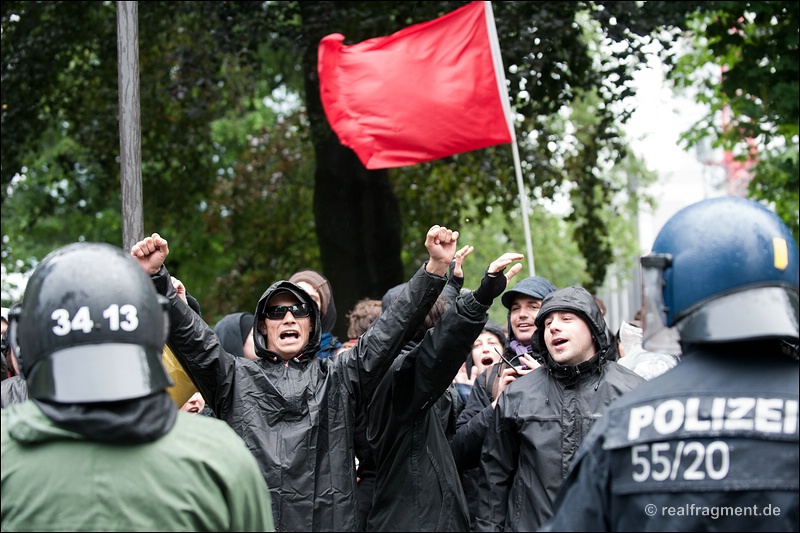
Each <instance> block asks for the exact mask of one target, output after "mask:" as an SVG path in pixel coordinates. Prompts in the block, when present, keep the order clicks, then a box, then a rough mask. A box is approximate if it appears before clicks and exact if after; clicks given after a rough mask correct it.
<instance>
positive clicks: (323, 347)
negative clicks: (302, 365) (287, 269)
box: [289, 268, 342, 359]
mask: <svg viewBox="0 0 800 533" xmlns="http://www.w3.org/2000/svg"><path fill="white" fill-rule="evenodd" d="M289 281H291V282H292V283H296V284H297V285H299V286H300V287H301V288H302V289H303V290H305V291H306V292H307V293H308V294H309V295H310V296H311V298H312V299H313V300H314V301H315V302H317V306H319V312H320V317H321V318H320V320H321V323H322V336H321V337H320V340H319V351H318V352H317V357H319V358H320V359H325V358H328V357H330V356H332V355H336V352H337V351H338V350H339V348H341V347H342V343H341V342H340V341H339V339H338V338H336V336H335V335H334V334H333V328H334V326H336V316H337V315H336V304H335V303H334V302H333V290H332V289H331V283H330V282H329V281H328V278H326V277H325V276H323V275H322V274H320V273H319V272H317V271H316V270H314V269H311V268H304V269H302V270H298V271H297V272H295V273H294V274H292V275H291V276H290V277H289Z"/></svg>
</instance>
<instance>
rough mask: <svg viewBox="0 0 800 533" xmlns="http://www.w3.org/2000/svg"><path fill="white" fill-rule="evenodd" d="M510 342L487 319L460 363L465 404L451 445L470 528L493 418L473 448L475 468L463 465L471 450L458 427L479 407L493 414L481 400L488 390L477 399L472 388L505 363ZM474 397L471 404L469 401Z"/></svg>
mask: <svg viewBox="0 0 800 533" xmlns="http://www.w3.org/2000/svg"><path fill="white" fill-rule="evenodd" d="M507 342H508V341H507V339H506V334H505V333H504V332H503V329H502V328H501V327H500V326H499V325H498V324H496V323H495V322H493V321H491V320H489V321H487V322H486V325H485V326H484V327H483V331H482V332H481V334H480V335H478V338H477V339H475V342H474V343H473V344H472V349H471V350H470V352H469V354H467V360H466V362H465V363H464V364H463V365H461V369H460V370H459V373H458V375H457V376H456V380H455V382H456V389H457V391H458V395H459V398H460V400H461V401H462V402H463V404H464V407H463V408H462V410H461V413H459V416H458V420H457V421H456V436H454V437H453V438H452V439H451V442H450V447H451V451H452V452H453V458H454V460H455V461H456V466H457V467H458V472H459V475H460V477H461V486H462V488H463V489H464V496H465V497H466V498H467V509H468V511H469V520H470V527H471V526H472V524H474V522H475V517H476V516H477V514H478V473H479V472H478V458H479V457H480V450H481V444H482V443H483V436H484V435H485V434H486V428H487V427H488V420H490V418H487V419H486V423H485V424H483V425H482V430H483V432H482V434H481V435H479V436H477V437H475V439H474V443H473V448H474V451H473V452H472V453H473V455H475V457H476V459H475V461H474V466H473V467H471V468H464V467H463V464H464V458H463V455H464V454H467V453H469V452H468V451H467V450H466V444H465V443H463V442H460V441H458V440H457V439H458V438H459V429H460V428H464V427H465V424H466V423H467V422H469V419H471V418H473V417H474V415H475V414H477V412H478V410H479V409H483V408H485V407H488V408H489V409H488V412H487V416H488V415H489V414H490V413H491V405H490V404H491V400H487V401H486V402H483V401H481V400H479V399H478V398H485V397H486V392H485V389H483V390H481V391H478V392H481V393H482V394H481V395H480V396H478V394H476V395H475V398H473V396H472V390H473V388H474V386H475V385H474V384H475V382H476V381H477V382H478V387H479V388H481V387H484V386H485V383H486V377H487V376H486V375H484V372H486V371H487V370H491V369H492V367H494V366H495V365H497V364H498V363H500V362H502V357H501V354H502V352H503V350H504V349H505V346H506V344H507ZM471 399H472V403H470V400H471ZM467 406H469V409H470V412H471V413H472V416H470V417H465V416H462V413H463V412H464V410H466V409H467V408H468V407H467ZM476 427H477V425H476ZM466 431H467V430H466V429H463V430H461V434H460V438H461V439H465V440H467V439H468V436H467V433H466Z"/></svg>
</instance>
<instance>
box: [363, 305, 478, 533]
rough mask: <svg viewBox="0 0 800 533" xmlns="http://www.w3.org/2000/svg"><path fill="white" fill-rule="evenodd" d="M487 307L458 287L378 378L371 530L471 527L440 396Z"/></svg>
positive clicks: (371, 411) (371, 425) (371, 427)
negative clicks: (417, 339)
mask: <svg viewBox="0 0 800 533" xmlns="http://www.w3.org/2000/svg"><path fill="white" fill-rule="evenodd" d="M395 305H397V301H395V302H394V303H393V304H392V306H391V307H390V308H389V309H390V310H391V309H393V308H394V306H395ZM487 310H488V306H486V305H483V304H481V303H479V302H477V301H476V300H475V298H474V296H473V294H472V292H467V293H465V294H463V295H462V296H461V297H459V298H457V300H456V301H455V303H454V304H451V305H450V307H449V309H448V310H447V311H446V312H445V314H444V315H442V317H441V318H440V319H439V322H437V324H436V326H435V327H434V328H431V329H429V330H428V331H427V333H426V334H425V337H424V339H423V340H422V341H421V342H420V343H419V344H417V345H416V346H414V347H413V348H412V349H411V350H409V351H406V352H404V353H403V354H402V355H401V356H400V357H398V358H397V359H395V361H394V363H392V366H391V368H390V369H389V371H388V372H387V373H386V375H385V376H384V377H383V380H382V382H381V384H380V386H379V387H378V389H377V391H376V393H375V395H374V397H373V399H372V401H371V402H370V404H369V406H368V420H369V422H368V431H367V438H368V439H369V442H370V444H371V446H372V448H373V453H374V456H375V460H376V464H377V466H378V470H377V477H376V480H375V498H374V501H373V506H372V510H371V511H370V515H369V519H368V522H367V530H368V531H468V530H469V516H468V513H467V503H466V499H465V497H464V491H463V490H462V488H461V482H460V480H459V476H458V469H457V468H456V465H455V461H454V460H453V456H452V452H451V451H450V443H449V439H448V436H447V435H446V434H445V430H444V428H443V426H442V419H441V417H440V413H439V412H438V411H439V408H440V406H437V403H439V402H440V400H441V398H442V396H443V394H444V393H445V392H446V391H448V389H449V387H450V386H451V384H452V382H453V378H454V377H455V376H456V374H457V373H458V370H459V368H460V367H461V365H462V363H463V362H464V353H465V352H467V351H469V349H470V348H471V346H472V343H473V342H474V341H475V339H476V338H477V337H478V335H480V333H481V331H482V330H483V326H484V324H485V323H486V320H487V318H488V315H487V314H486V312H487Z"/></svg>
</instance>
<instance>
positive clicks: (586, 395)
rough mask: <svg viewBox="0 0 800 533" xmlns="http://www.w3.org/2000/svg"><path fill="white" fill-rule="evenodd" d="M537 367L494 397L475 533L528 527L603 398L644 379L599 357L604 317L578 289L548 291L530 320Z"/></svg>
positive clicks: (604, 343) (545, 511)
mask: <svg viewBox="0 0 800 533" xmlns="http://www.w3.org/2000/svg"><path fill="white" fill-rule="evenodd" d="M535 326H536V331H535V333H534V337H533V347H534V352H535V353H540V354H542V357H543V363H544V364H543V365H542V367H541V368H539V369H537V370H534V371H533V372H530V373H528V374H526V375H524V376H520V377H518V378H517V379H516V381H513V382H512V383H510V384H509V385H508V387H506V389H505V390H504V391H503V393H502V395H501V396H500V397H499V399H498V400H497V405H496V407H495V409H494V420H493V425H492V426H491V427H490V429H489V431H488V432H487V434H486V439H485V441H484V443H483V448H482V451H481V476H480V503H479V506H478V516H477V518H476V521H475V522H476V528H477V529H478V530H479V531H536V530H537V529H538V528H539V527H540V526H541V525H542V524H543V523H544V522H545V521H546V520H547V519H548V518H550V516H552V506H553V502H554V500H555V498H556V494H557V492H558V489H559V487H560V486H561V483H562V482H563V480H564V478H565V477H566V475H567V472H568V470H569V467H570V463H571V462H572V460H573V457H574V456H575V452H576V451H577V449H578V446H580V443H581V441H582V440H583V438H584V436H585V435H586V433H587V432H588V431H589V428H590V427H591V426H592V424H593V423H594V422H595V421H596V420H597V419H598V418H600V417H601V416H602V415H603V412H604V411H605V409H606V407H607V406H608V404H610V403H611V402H612V401H614V400H615V399H616V398H618V397H619V396H621V395H622V394H623V393H625V392H627V391H629V390H632V389H634V388H635V387H637V386H638V385H639V384H640V383H642V382H643V381H644V379H643V378H642V377H640V376H639V375H637V374H635V373H634V372H632V371H631V370H628V369H627V368H624V367H622V366H620V365H619V364H618V363H616V362H614V361H608V360H606V358H605V357H606V354H607V353H608V351H609V346H610V339H609V338H608V335H607V333H606V332H607V331H608V328H607V327H606V323H605V319H604V318H603V315H602V313H601V312H600V309H599V307H598V306H597V302H596V301H595V299H594V298H593V297H592V295H591V294H590V293H589V292H588V291H586V289H584V288H583V287H578V286H573V287H566V288H563V289H558V290H556V291H553V292H551V293H550V294H548V295H547V296H546V297H545V298H544V300H543V301H542V307H541V309H540V310H539V313H538V314H537V316H536V320H535Z"/></svg>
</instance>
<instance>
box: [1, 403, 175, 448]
mask: <svg viewBox="0 0 800 533" xmlns="http://www.w3.org/2000/svg"><path fill="white" fill-rule="evenodd" d="M5 411H7V413H8V418H7V419H6V422H7V424H8V433H9V435H10V436H11V437H12V438H13V439H15V440H17V441H20V442H22V443H26V444H35V443H41V442H50V441H56V440H89V441H94V442H105V443H112V444H140V443H144V442H152V441H154V440H157V439H159V438H161V437H162V436H164V435H165V434H167V433H168V432H169V430H170V429H172V426H173V425H174V424H175V420H176V419H177V416H178V409H176V408H175V403H174V402H173V401H172V398H170V396H169V394H167V393H166V392H165V391H161V392H157V393H155V394H152V395H150V396H145V397H144V398H135V399H133V400H125V401H121V402H103V403H87V404H58V403H51V402H44V401H39V400H30V401H26V402H22V403H19V404H14V405H11V406H10V407H8V409H5Z"/></svg>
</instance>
